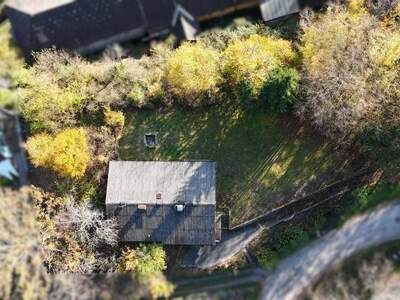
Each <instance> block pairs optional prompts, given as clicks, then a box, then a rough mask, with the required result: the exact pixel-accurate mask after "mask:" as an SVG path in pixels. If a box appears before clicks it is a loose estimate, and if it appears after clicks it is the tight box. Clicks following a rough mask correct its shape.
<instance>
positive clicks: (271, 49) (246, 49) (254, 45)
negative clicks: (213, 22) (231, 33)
mask: <svg viewBox="0 0 400 300" xmlns="http://www.w3.org/2000/svg"><path fill="white" fill-rule="evenodd" d="M295 57H296V55H295V52H294V51H293V49H292V46H291V44H290V42H288V41H285V40H283V39H280V38H276V37H273V36H269V37H267V36H260V35H251V36H250V37H249V38H248V39H244V40H236V41H234V42H233V43H231V44H230V45H229V46H228V47H227V48H226V49H225V51H224V52H223V66H222V73H223V75H224V77H225V78H226V79H227V81H228V84H230V85H232V86H235V87H237V88H239V89H242V90H243V86H245V88H244V90H248V91H250V93H251V94H250V95H248V96H249V97H257V96H258V95H259V92H260V90H261V88H262V84H263V82H264V81H265V79H266V78H267V77H268V75H269V73H270V72H271V71H272V70H273V69H275V68H277V67H282V66H287V65H290V64H292V63H293V62H294V60H295ZM242 94H243V93H242Z"/></svg>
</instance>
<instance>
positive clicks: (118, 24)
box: [5, 0, 321, 57]
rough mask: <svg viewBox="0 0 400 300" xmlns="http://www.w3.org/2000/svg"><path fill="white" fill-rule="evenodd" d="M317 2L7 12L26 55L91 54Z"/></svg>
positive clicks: (77, 4) (70, 2)
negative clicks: (227, 18) (254, 10)
mask: <svg viewBox="0 0 400 300" xmlns="http://www.w3.org/2000/svg"><path fill="white" fill-rule="evenodd" d="M303 2H304V3H308V2H313V3H314V2H315V3H316V2H318V3H320V2H321V1H317V0H201V1H199V0H29V1H28V0H8V1H7V2H6V8H5V9H6V14H7V16H8V17H9V19H10V21H11V24H12V31H13V35H14V38H15V40H16V42H17V44H18V45H19V46H20V48H21V49H22V51H23V52H24V54H25V55H26V56H27V57H30V55H31V53H32V51H36V50H40V49H45V48H50V47H53V46H54V47H56V48H59V49H67V50H73V51H76V52H79V53H81V54H87V53H91V52H94V51H97V50H100V49H103V48H105V47H106V46H107V45H110V44H112V43H119V42H124V41H128V40H131V39H134V38H140V37H144V36H147V37H152V36H156V35H159V34H163V33H167V32H170V31H173V32H175V33H176V34H177V35H178V36H179V37H181V38H185V39H194V38H195V37H196V35H197V33H198V32H199V30H200V25H199V22H200V21H204V20H207V19H212V18H217V17H220V16H223V15H226V14H229V13H232V12H234V11H236V10H241V9H244V8H249V7H257V6H259V5H261V6H260V8H261V11H262V15H263V16H264V21H269V20H271V19H275V18H278V17H281V16H283V15H287V14H292V13H295V12H298V11H299V9H300V8H302V7H303V6H304V3H303Z"/></svg>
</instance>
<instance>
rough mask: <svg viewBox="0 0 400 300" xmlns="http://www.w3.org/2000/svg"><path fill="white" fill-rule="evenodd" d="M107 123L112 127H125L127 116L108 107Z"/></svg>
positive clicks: (105, 114) (105, 113)
mask: <svg viewBox="0 0 400 300" xmlns="http://www.w3.org/2000/svg"><path fill="white" fill-rule="evenodd" d="M104 119H105V123H106V124H107V125H108V126H110V127H120V128H122V127H124V125H125V117H124V114H123V113H122V112H120V111H113V110H111V109H110V108H107V109H106V110H105V112H104Z"/></svg>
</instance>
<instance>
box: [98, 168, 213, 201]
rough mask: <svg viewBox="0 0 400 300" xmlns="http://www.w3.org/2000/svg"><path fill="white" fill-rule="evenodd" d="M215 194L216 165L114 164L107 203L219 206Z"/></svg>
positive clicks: (111, 169)
mask: <svg viewBox="0 0 400 300" xmlns="http://www.w3.org/2000/svg"><path fill="white" fill-rule="evenodd" d="M215 192H216V191H215V162H211V161H187V162H159V161H158V162H157V161H111V162H110V166H109V173H108V183H107V195H106V204H119V203H127V204H164V205H165V204H173V203H177V202H182V203H186V204H211V205H215V203H216V201H215ZM157 194H161V199H157ZM158 198H159V197H158Z"/></svg>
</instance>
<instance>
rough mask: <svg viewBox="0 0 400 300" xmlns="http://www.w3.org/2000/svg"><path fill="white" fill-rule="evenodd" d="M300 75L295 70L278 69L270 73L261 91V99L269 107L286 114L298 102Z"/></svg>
mask: <svg viewBox="0 0 400 300" xmlns="http://www.w3.org/2000/svg"><path fill="white" fill-rule="evenodd" d="M299 80H300V75H299V73H298V72H297V71H296V70H295V69H293V68H287V67H283V68H277V69H274V70H272V71H271V72H270V74H269V75H268V77H267V80H266V81H265V82H264V83H263V86H262V89H261V98H262V100H263V101H265V103H266V105H267V107H268V108H269V109H271V110H273V111H276V112H286V111H288V110H289V109H290V108H291V107H292V106H293V104H294V103H295V102H296V101H297V96H298V90H299Z"/></svg>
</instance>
